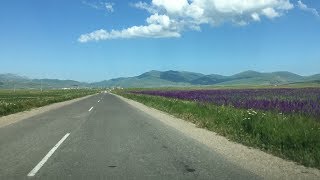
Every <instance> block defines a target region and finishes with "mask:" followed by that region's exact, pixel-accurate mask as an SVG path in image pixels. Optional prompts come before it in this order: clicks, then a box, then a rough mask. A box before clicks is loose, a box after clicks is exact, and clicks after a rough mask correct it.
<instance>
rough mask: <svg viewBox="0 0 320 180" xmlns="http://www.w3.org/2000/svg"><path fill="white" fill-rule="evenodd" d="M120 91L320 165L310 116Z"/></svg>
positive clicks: (319, 141) (318, 135) (319, 136)
mask: <svg viewBox="0 0 320 180" xmlns="http://www.w3.org/2000/svg"><path fill="white" fill-rule="evenodd" d="M116 93H117V94H119V95H121V96H124V97H126V98H129V99H132V100H135V101H138V102H141V103H143V104H145V105H147V106H150V107H153V108H156V109H159V110H161V111H164V112H167V113H170V114H172V115H174V116H176V117H179V118H182V119H185V120H188V121H191V122H193V123H195V124H196V125H197V126H199V127H202V128H206V129H208V130H211V131H214V132H216V133H218V134H220V135H223V136H225V137H227V138H228V139H231V140H233V141H236V142H239V143H242V144H245V145H247V146H251V147H255V148H259V149H262V150H263V151H266V152H269V153H271V154H274V155H276V156H279V157H282V158H285V159H289V160H292V161H295V162H298V163H300V164H303V165H305V166H309V167H315V168H318V169H320V124H319V123H318V122H316V121H314V120H312V119H310V118H309V117H305V116H301V115H295V114H292V115H284V114H279V113H275V112H264V111H253V110H243V109H236V108H233V107H229V106H215V105H212V104H199V103H196V102H190V101H182V100H176V99H169V98H164V97H157V96H148V95H138V94H130V93H124V92H116Z"/></svg>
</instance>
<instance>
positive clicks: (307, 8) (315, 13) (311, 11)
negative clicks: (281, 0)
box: [298, 1, 320, 17]
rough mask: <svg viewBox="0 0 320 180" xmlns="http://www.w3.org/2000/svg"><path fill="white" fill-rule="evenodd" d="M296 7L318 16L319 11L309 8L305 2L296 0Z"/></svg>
mask: <svg viewBox="0 0 320 180" xmlns="http://www.w3.org/2000/svg"><path fill="white" fill-rule="evenodd" d="M298 7H299V8H300V9H301V10H303V11H307V12H310V13H312V14H313V15H315V16H317V17H320V15H319V12H318V11H317V10H316V9H314V8H310V7H308V6H307V5H306V4H304V3H303V2H302V1H298Z"/></svg>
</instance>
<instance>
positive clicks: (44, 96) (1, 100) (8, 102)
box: [0, 89, 98, 117]
mask: <svg viewBox="0 0 320 180" xmlns="http://www.w3.org/2000/svg"><path fill="white" fill-rule="evenodd" d="M97 92H98V91H97V90H89V89H71V90H46V91H40V90H17V91H12V90H0V117H1V116H6V115H9V114H14V113H17V112H21V111H25V110H30V109H32V108H37V107H42V106H45V105H48V104H52V103H57V102H62V101H67V100H71V99H75V98H79V97H83V96H87V95H91V94H94V93H97Z"/></svg>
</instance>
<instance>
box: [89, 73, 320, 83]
mask: <svg viewBox="0 0 320 180" xmlns="http://www.w3.org/2000/svg"><path fill="white" fill-rule="evenodd" d="M313 81H315V82H318V81H320V74H316V75H313V76H300V75H298V74H294V73H291V72H287V71H278V72H272V73H261V72H257V71H244V72H241V73H238V74H235V75H232V76H222V75H218V74H210V75H205V74H201V73H194V72H187V71H172V70H170V71H155V70H153V71H149V72H146V73H143V74H141V75H139V76H135V77H128V78H117V79H111V80H106V81H101V82H97V83H93V84H92V86H94V87H111V86H120V87H167V86H202V85H205V86H208V85H282V84H290V83H303V82H313Z"/></svg>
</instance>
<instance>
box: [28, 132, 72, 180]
mask: <svg viewBox="0 0 320 180" xmlns="http://www.w3.org/2000/svg"><path fill="white" fill-rule="evenodd" d="M69 135H70V133H67V134H66V135H64V136H63V138H62V139H61V140H60V141H59V142H58V143H57V144H56V145H55V146H54V147H53V148H52V149H51V150H50V151H49V152H48V154H47V155H46V156H45V157H44V158H43V159H42V160H41V161H40V162H39V163H38V164H37V165H36V167H34V168H33V169H32V170H31V171H30V172H29V174H28V176H29V177H31V176H34V175H36V173H37V172H38V171H39V170H40V168H41V167H42V166H43V165H44V163H46V162H47V161H48V159H49V158H50V156H52V154H53V153H54V152H55V151H56V150H57V149H58V147H59V146H60V145H61V144H62V143H63V141H64V140H66V139H67V138H68V136H69Z"/></svg>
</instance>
